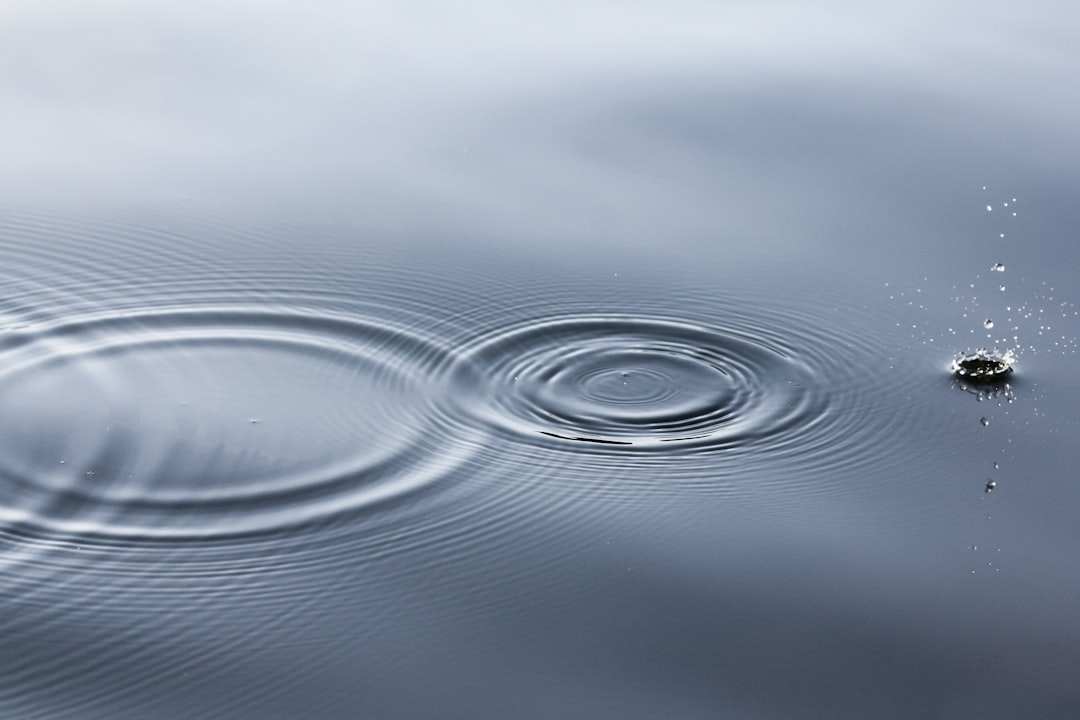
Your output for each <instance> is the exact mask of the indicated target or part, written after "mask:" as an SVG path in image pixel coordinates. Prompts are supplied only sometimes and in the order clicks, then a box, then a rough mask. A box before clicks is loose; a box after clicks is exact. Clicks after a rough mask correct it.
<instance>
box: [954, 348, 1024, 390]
mask: <svg viewBox="0 0 1080 720" xmlns="http://www.w3.org/2000/svg"><path fill="white" fill-rule="evenodd" d="M1015 362H1016V357H1015V355H1014V353H1013V351H1012V350H1008V351H1006V352H1004V353H999V352H997V351H991V350H986V349H985V348H980V349H979V350H976V351H975V352H973V353H962V354H960V355H958V356H957V357H956V358H955V359H954V360H953V362H952V371H953V372H954V373H956V375H957V376H958V377H962V378H964V379H966V380H974V381H977V382H991V381H994V380H999V379H1001V378H1003V377H1005V376H1006V375H1008V374H1009V373H1011V372H1012V369H1013V364H1014V363H1015Z"/></svg>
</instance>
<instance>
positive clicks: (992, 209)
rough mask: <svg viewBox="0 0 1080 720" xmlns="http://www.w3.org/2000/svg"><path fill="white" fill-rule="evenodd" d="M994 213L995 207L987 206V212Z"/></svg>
mask: <svg viewBox="0 0 1080 720" xmlns="http://www.w3.org/2000/svg"><path fill="white" fill-rule="evenodd" d="M993 211H994V207H993V206H992V205H987V206H986V212H993Z"/></svg>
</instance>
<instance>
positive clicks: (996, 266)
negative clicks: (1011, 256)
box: [990, 263, 1005, 272]
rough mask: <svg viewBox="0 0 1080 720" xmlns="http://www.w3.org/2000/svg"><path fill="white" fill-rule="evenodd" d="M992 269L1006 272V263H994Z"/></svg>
mask: <svg viewBox="0 0 1080 720" xmlns="http://www.w3.org/2000/svg"><path fill="white" fill-rule="evenodd" d="M990 269H991V270H992V271H993V272H1005V263H994V265H993V267H991V268H990Z"/></svg>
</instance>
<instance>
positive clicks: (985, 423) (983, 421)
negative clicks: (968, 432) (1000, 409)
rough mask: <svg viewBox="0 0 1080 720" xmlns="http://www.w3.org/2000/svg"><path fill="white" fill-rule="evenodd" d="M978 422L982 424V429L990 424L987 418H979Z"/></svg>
mask: <svg viewBox="0 0 1080 720" xmlns="http://www.w3.org/2000/svg"><path fill="white" fill-rule="evenodd" d="M979 422H981V423H982V426H983V427H986V426H987V425H989V424H990V419H989V418H985V417H981V418H979Z"/></svg>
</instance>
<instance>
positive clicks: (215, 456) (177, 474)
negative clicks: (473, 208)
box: [0, 307, 463, 541]
mask: <svg viewBox="0 0 1080 720" xmlns="http://www.w3.org/2000/svg"><path fill="white" fill-rule="evenodd" d="M446 365H447V353H446V351H445V349H444V347H443V346H441V345H440V344H439V343H438V342H436V341H434V340H432V339H430V338H427V337H424V336H423V335H421V334H419V333H417V332H416V331H414V330H409V329H405V328H399V327H395V326H393V325H391V324H388V323H381V322H376V321H373V320H366V319H363V318H354V317H346V316H336V317H335V316H331V315H326V314H320V315H315V314H304V313H300V312H287V311H261V310H253V309H250V308H221V307H215V308H210V309H197V308H184V309H178V310H154V311H145V312H142V313H129V314H123V315H101V316H90V317H82V318H77V319H62V320H56V321H52V322H46V323H41V324H36V325H30V326H27V327H24V328H21V329H17V330H9V331H8V332H6V333H4V334H3V335H0V407H3V408H4V413H2V414H0V477H2V479H3V481H4V482H2V483H0V493H2V496H0V521H3V522H5V523H7V524H10V525H12V526H14V527H17V528H22V529H23V530H22V531H23V532H26V533H33V534H45V535H67V534H77V535H78V536H80V537H83V538H87V537H100V538H111V539H117V540H119V539H124V540H145V541H154V540H159V541H170V540H185V539H190V538H202V539H206V538H227V537H231V536H246V535H251V534H256V533H273V532H277V531H280V530H282V529H284V528H286V527H295V526H297V525H304V524H309V523H317V522H325V521H328V520H330V519H331V518H335V517H338V516H340V515H342V514H343V513H354V512H357V511H361V510H364V509H366V508H368V507H371V506H373V505H375V504H378V503H382V502H385V501H389V500H394V499H396V498H401V497H402V496H404V495H406V494H408V493H411V492H414V491H417V490H419V489H421V488H424V487H427V486H429V485H431V484H432V483H434V482H436V481H437V480H438V479H439V478H441V477H443V476H444V474H445V473H446V472H447V471H448V470H449V469H450V468H451V467H452V466H453V465H454V464H455V463H457V462H459V461H460V460H461V459H462V457H463V455H462V454H461V453H456V452H454V451H452V450H451V449H450V448H448V447H445V446H444V443H445V442H446V440H445V434H444V433H439V432H436V431H433V429H432V428H431V426H430V425H431V418H432V416H433V413H432V412H431V409H430V408H431V405H432V404H433V403H436V402H438V401H439V397H440V396H441V394H442V393H443V391H444V383H443V372H442V371H443V369H444V368H445V366H446Z"/></svg>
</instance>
